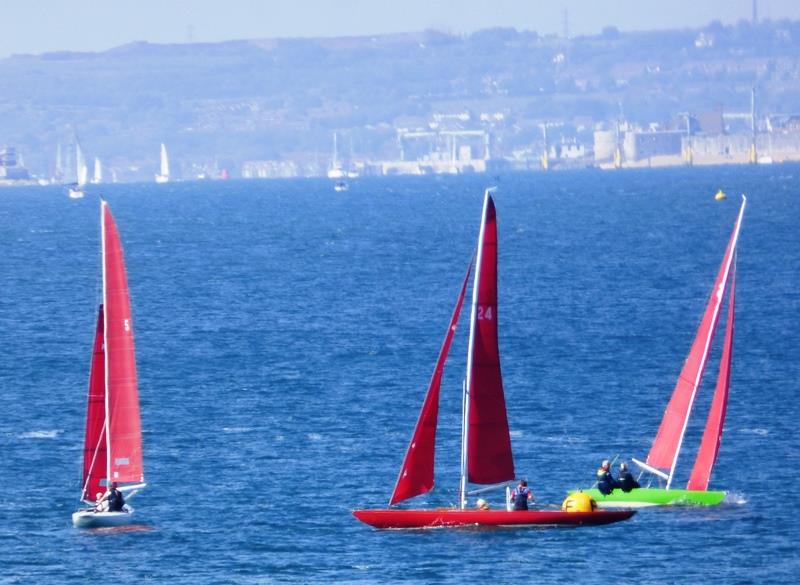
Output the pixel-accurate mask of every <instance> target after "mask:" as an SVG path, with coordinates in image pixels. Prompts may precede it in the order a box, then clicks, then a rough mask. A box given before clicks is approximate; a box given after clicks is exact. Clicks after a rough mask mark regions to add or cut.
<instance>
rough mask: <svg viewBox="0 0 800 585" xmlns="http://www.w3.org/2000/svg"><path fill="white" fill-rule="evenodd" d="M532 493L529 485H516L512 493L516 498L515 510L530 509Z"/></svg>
mask: <svg viewBox="0 0 800 585" xmlns="http://www.w3.org/2000/svg"><path fill="white" fill-rule="evenodd" d="M529 493H531V490H530V488H527V487H515V488H514V491H513V492H512V493H511V496H512V497H513V498H514V509H515V510H527V509H528V494H529Z"/></svg>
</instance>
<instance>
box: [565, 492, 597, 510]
mask: <svg viewBox="0 0 800 585" xmlns="http://www.w3.org/2000/svg"><path fill="white" fill-rule="evenodd" d="M561 509H562V510H563V511H564V512H594V511H595V510H596V509H597V502H595V501H594V500H593V499H592V498H591V497H589V494H585V493H583V492H575V493H574V494H570V495H568V496H567V498H566V499H565V500H564V502H563V503H562V504H561Z"/></svg>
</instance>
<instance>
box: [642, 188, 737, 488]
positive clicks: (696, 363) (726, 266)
mask: <svg viewBox="0 0 800 585" xmlns="http://www.w3.org/2000/svg"><path fill="white" fill-rule="evenodd" d="M745 203H746V202H745V201H742V206H741V209H740V210H739V217H738V218H737V220H736V225H735V226H734V228H733V233H732V234H731V238H730V241H729V242H728V247H727V249H726V251H725V256H724V258H723V259H722V265H721V266H720V269H719V273H718V274H717V279H716V281H715V282H714V288H713V289H712V292H711V298H709V300H708V304H707V305H706V309H705V312H704V313H703V319H702V321H701V322H700V327H699V328H698V330H697V334H696V335H695V339H694V343H692V347H691V350H690V351H689V355H688V357H687V358H686V362H685V363H684V364H683V369H682V370H681V373H680V376H679V377H678V382H677V384H676V385H675V390H673V392H672V398H671V399H670V401H669V404H668V405H667V409H666V411H665V412H664V417H663V418H662V419H661V425H660V426H659V428H658V433H657V434H656V438H655V440H654V441H653V446H652V447H651V448H650V453H649V454H648V455H647V463H648V464H649V465H651V466H653V467H657V468H661V469H668V470H669V479H668V480H667V486H668V487H669V484H670V483H671V482H672V474H673V472H674V470H675V464H676V463H677V460H678V454H679V452H680V447H681V442H682V441H683V435H684V432H685V431H686V424H687V422H688V420H689V414H690V413H691V410H692V405H693V403H694V399H695V396H696V394H697V388H698V386H699V385H700V380H701V379H702V377H703V370H704V369H705V366H706V362H707V361H708V352H709V350H710V348H711V342H712V341H713V338H714V331H715V329H716V327H717V321H718V319H719V309H720V305H721V304H722V296H723V293H724V292H725V287H726V284H727V282H728V275H729V274H730V267H731V262H732V260H733V254H734V252H735V251H736V242H737V240H738V237H739V228H740V227H741V225H742V214H743V213H744V207H745Z"/></svg>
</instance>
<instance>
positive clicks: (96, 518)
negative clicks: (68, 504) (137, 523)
mask: <svg viewBox="0 0 800 585" xmlns="http://www.w3.org/2000/svg"><path fill="white" fill-rule="evenodd" d="M128 524H133V510H131V511H130V512H95V511H94V510H79V511H77V512H75V513H74V514H73V515H72V525H73V526H74V527H75V528H107V527H112V526H127V525H128Z"/></svg>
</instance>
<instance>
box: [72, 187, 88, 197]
mask: <svg viewBox="0 0 800 585" xmlns="http://www.w3.org/2000/svg"><path fill="white" fill-rule="evenodd" d="M84 194H85V193H84V191H83V189H81V188H80V187H79V188H77V189H70V190H69V198H70V199H83V196H84Z"/></svg>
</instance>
